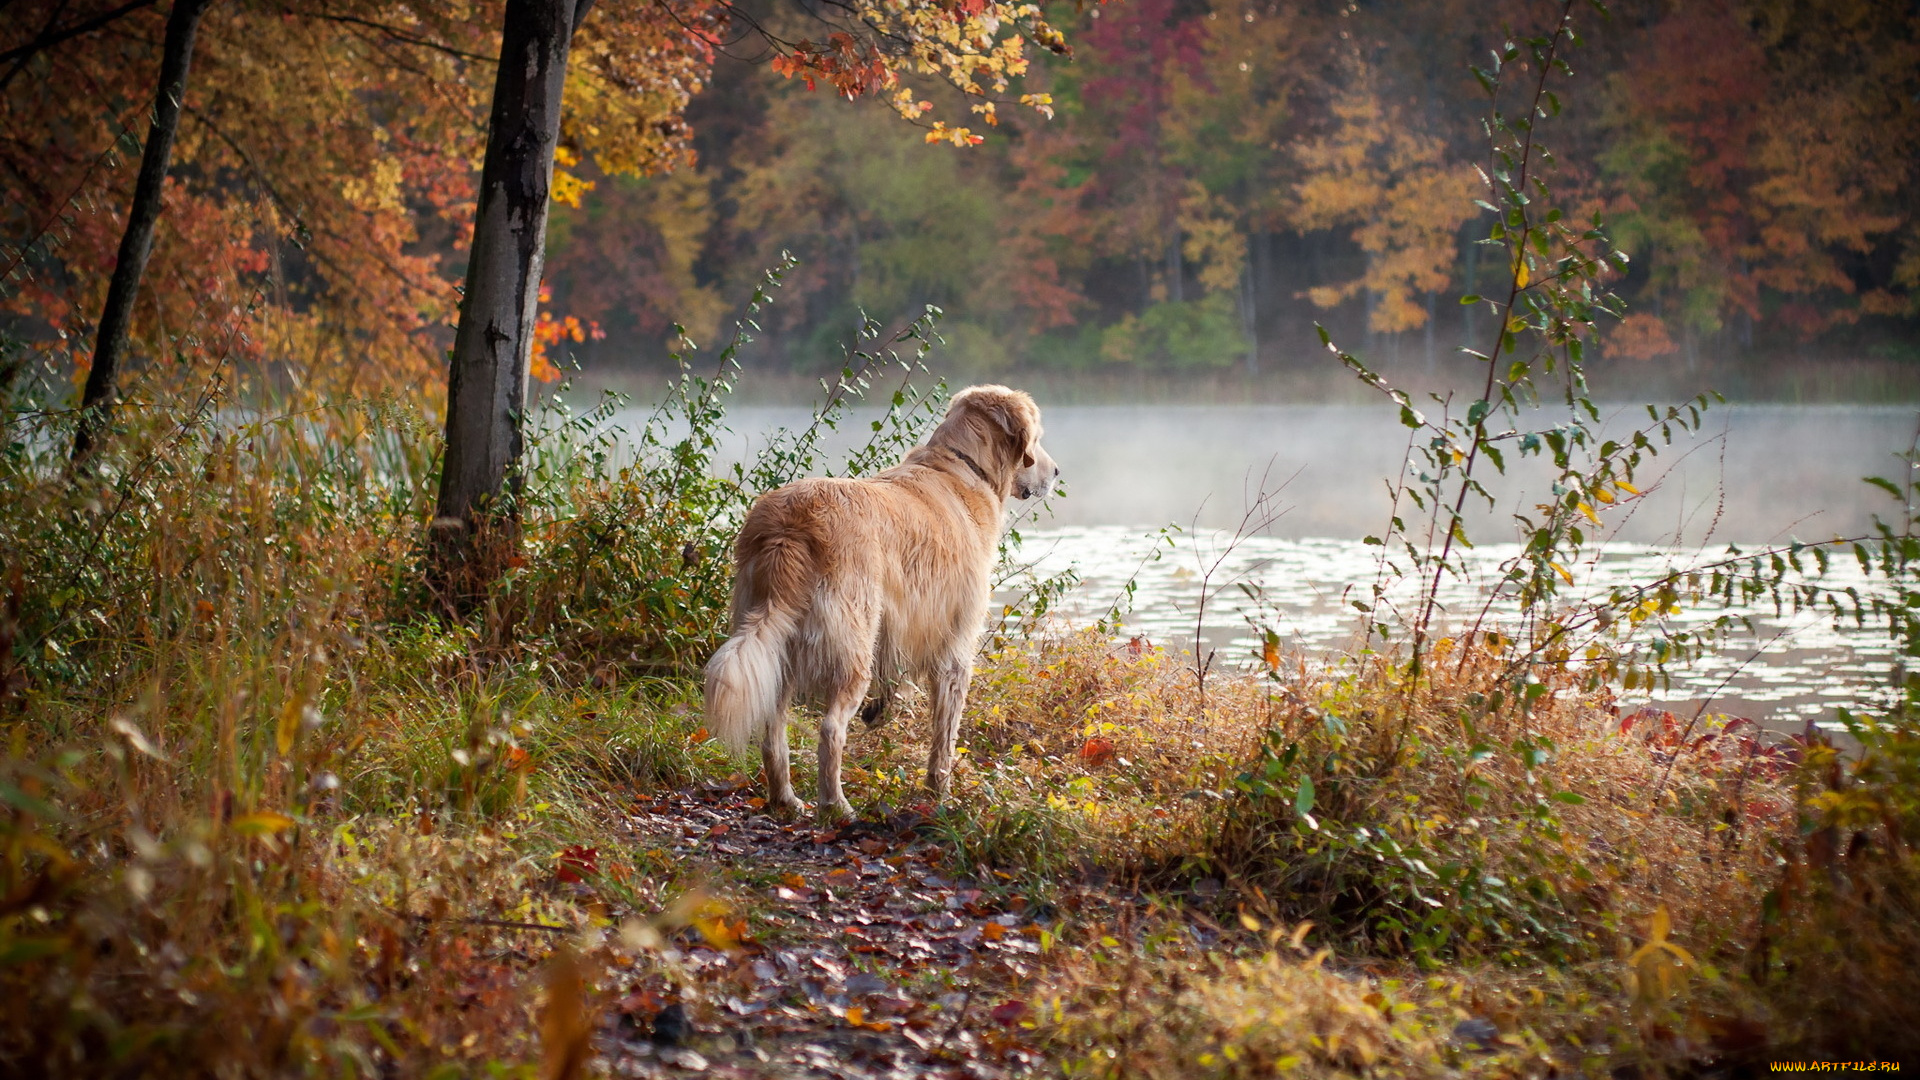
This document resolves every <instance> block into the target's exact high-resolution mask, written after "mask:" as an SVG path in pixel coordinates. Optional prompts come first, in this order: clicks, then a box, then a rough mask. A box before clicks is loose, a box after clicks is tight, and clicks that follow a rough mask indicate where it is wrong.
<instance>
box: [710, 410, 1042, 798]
mask: <svg viewBox="0 0 1920 1080" xmlns="http://www.w3.org/2000/svg"><path fill="white" fill-rule="evenodd" d="M1040 434H1041V428H1040V410H1039V407H1038V406H1036V405H1035V404H1034V402H1033V399H1032V398H1030V397H1028V396H1027V395H1026V394H1024V393H1021V392H1019V391H1017V390H1009V389H1007V388H1006V387H1004V386H976V387H972V388H970V389H967V390H964V391H961V392H960V393H959V394H956V395H955V396H954V399H953V401H952V403H951V404H950V405H949V406H948V408H947V414H946V416H945V418H944V419H943V420H942V421H941V423H940V426H939V427H938V428H936V429H935V430H934V433H933V435H932V436H931V437H929V438H928V440H927V444H926V445H925V446H919V447H915V448H914V449H913V450H911V451H909V452H908V454H907V456H906V459H905V460H903V461H902V462H901V463H900V464H899V465H896V466H894V467H893V468H891V469H888V470H886V471H885V472H882V473H880V474H878V475H876V476H873V477H869V478H865V479H858V480H854V479H845V478H838V477H821V478H815V479H809V480H801V481H798V482H796V483H793V484H789V485H787V486H786V487H782V488H779V489H776V490H774V491H770V492H768V493H766V494H765V495H762V496H761V497H760V499H759V500H758V501H757V502H755V503H754V505H753V509H752V510H750V511H749V512H748V514H747V520H746V522H745V524H744V525H743V526H742V528H741V530H740V536H739V539H738V540H737V541H736V542H735V544H734V566H735V578H734V587H733V613H732V635H731V636H730V637H729V638H728V640H727V642H726V643H725V644H724V645H722V646H721V647H720V649H719V651H717V652H715V653H714V655H713V659H712V660H711V661H709V662H708V664H707V679H706V706H707V727H708V730H710V731H711V732H712V733H713V734H714V735H715V736H716V737H718V738H720V739H722V740H723V741H724V742H726V743H727V744H728V745H729V746H731V747H733V748H734V749H735V751H736V752H745V751H746V750H747V749H748V748H749V747H750V746H755V745H757V746H758V747H759V748H760V751H761V761H762V763H763V765H764V766H765V769H766V776H767V785H768V792H767V795H768V803H769V805H770V807H771V808H772V809H774V810H776V811H786V812H792V811H797V810H798V809H800V807H801V804H800V801H799V800H798V799H797V798H796V797H795V796H794V794H793V784H792V780H791V777H790V774H789V757H788V747H787V708H788V706H789V705H790V704H791V703H792V702H793V701H794V700H795V699H803V700H812V701H818V702H819V703H821V705H822V706H823V707H824V714H823V716H822V719H821V723H820V745H819V768H820V785H819V802H820V815H821V817H822V818H827V819H831V818H836V817H838V818H847V817H851V816H852V812H853V811H852V807H851V805H849V804H848V802H847V800H846V797H845V795H844V794H843V793H842V791H841V786H840V762H841V757H842V755H843V754H844V752H845V748H846V737H847V724H848V722H849V721H850V720H851V719H852V718H853V715H854V713H855V712H856V711H857V712H859V713H860V715H861V717H862V719H863V720H864V721H865V722H866V723H867V725H868V726H874V725H877V724H879V723H883V722H884V720H885V713H886V708H887V705H888V703H889V701H890V699H891V696H892V686H893V683H894V681H895V680H896V679H898V678H902V677H908V678H918V679H919V680H920V681H921V682H922V683H923V684H924V685H926V686H927V688H928V691H929V694H930V697H931V702H932V712H933V728H934V730H933V740H932V748H931V750H930V751H929V753H928V757H927V786H928V788H929V789H931V790H932V792H933V794H934V797H935V798H936V799H938V798H941V797H944V796H945V795H946V793H947V790H948V787H949V786H950V783H951V777H952V771H953V754H954V743H955V740H956V739H957V738H958V736H959V731H960V714H961V710H962V708H963V707H964V706H965V704H966V694H967V683H968V681H969V679H970V678H971V676H972V673H973V656H974V652H975V651H976V649H977V648H978V643H979V639H980V633H981V631H982V629H983V628H984V625H985V621H986V614H987V600H988V593H989V591H990V578H991V572H992V568H993V563H994V557H995V549H996V541H997V540H998V538H999V534H1000V523H1001V512H1002V508H1003V506H1004V504H1005V502H1006V500H1007V499H1008V498H1010V497H1014V496H1018V497H1022V498H1026V497H1032V496H1037V495H1040V494H1043V493H1044V492H1045V491H1046V490H1047V489H1048V488H1049V487H1050V486H1051V484H1052V482H1053V478H1054V476H1055V475H1056V474H1057V473H1058V471H1059V470H1058V469H1056V468H1055V467H1054V464H1053V461H1052V459H1051V458H1049V457H1047V455H1046V452H1045V451H1044V450H1042V449H1041V448H1040V445H1039V440H1040ZM969 462H971V464H969ZM876 682H877V685H878V694H877V695H876V696H875V698H874V700H872V701H870V702H869V701H866V699H867V695H868V691H869V688H870V687H873V686H875V684H876ZM863 702H865V704H864V706H863Z"/></svg>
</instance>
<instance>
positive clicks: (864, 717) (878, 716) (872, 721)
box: [860, 698, 893, 731]
mask: <svg viewBox="0 0 1920 1080" xmlns="http://www.w3.org/2000/svg"><path fill="white" fill-rule="evenodd" d="M892 719H893V710H892V709H889V708H888V707H887V702H886V701H885V700H883V699H880V698H875V699H874V700H872V701H869V702H867V703H866V704H865V705H862V706H860V723H861V724H862V725H863V726H864V727H865V729H866V730H868V731H872V730H873V729H874V728H877V727H884V726H886V723H887V721H889V720H892Z"/></svg>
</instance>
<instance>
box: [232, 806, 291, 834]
mask: <svg viewBox="0 0 1920 1080" xmlns="http://www.w3.org/2000/svg"><path fill="white" fill-rule="evenodd" d="M293 826H294V820H293V819H292V818H290V817H288V816H287V815H285V814H281V813H276V812H275V811H272V810H261V811H259V812H258V813H253V814H242V815H241V816H239V817H237V818H234V819H233V823H232V825H231V828H232V829H233V831H234V832H236V833H239V834H240V835H241V836H272V835H273V834H274V833H277V832H280V831H282V830H284V829H291V828H293Z"/></svg>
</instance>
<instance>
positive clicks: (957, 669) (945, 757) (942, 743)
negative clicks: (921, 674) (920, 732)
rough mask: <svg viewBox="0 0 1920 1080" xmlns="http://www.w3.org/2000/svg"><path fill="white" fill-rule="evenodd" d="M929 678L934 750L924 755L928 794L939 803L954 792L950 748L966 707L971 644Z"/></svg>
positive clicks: (941, 665) (969, 677)
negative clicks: (930, 793)
mask: <svg viewBox="0 0 1920 1080" xmlns="http://www.w3.org/2000/svg"><path fill="white" fill-rule="evenodd" d="M932 676H933V678H932V682H933V687H932V698H933V746H932V748H931V749H929V750H928V752H927V790H928V791H930V792H932V793H933V801H934V802H936V803H938V802H940V801H942V800H944V799H945V798H946V797H947V794H948V793H949V792H950V791H951V790H952V788H953V753H954V749H953V748H954V744H955V743H956V742H958V741H959V738H960V713H961V711H962V710H964V709H965V708H966V705H967V683H968V682H969V681H970V680H971V679H972V678H973V652H972V647H971V643H968V651H966V652H964V653H957V654H956V655H953V656H949V657H947V658H946V659H944V660H942V661H940V662H939V663H938V664H937V665H936V666H935V667H934V669H933V672H932Z"/></svg>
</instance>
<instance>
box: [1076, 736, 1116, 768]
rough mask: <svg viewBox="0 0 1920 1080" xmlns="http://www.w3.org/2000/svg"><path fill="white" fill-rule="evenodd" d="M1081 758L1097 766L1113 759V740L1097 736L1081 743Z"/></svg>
mask: <svg viewBox="0 0 1920 1080" xmlns="http://www.w3.org/2000/svg"><path fill="white" fill-rule="evenodd" d="M1080 760H1081V761H1082V762H1084V763H1085V764H1087V765H1091V766H1094V767H1096V768H1097V767H1099V766H1101V765H1105V764H1106V763H1107V762H1109V761H1112V760H1113V741H1112V740H1111V739H1102V738H1097V737H1096V738H1092V739H1088V740H1087V741H1086V742H1084V743H1082V744H1081V745H1080Z"/></svg>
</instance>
